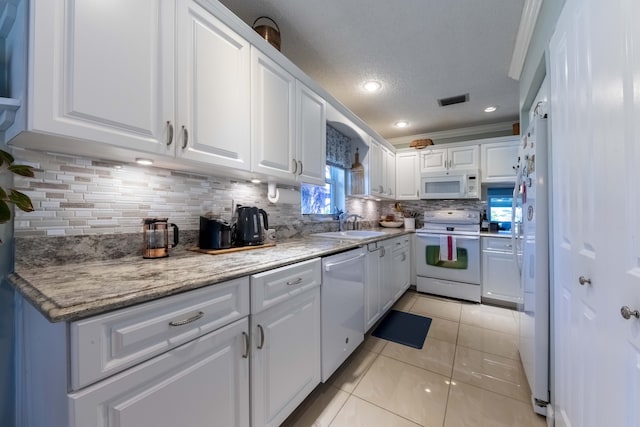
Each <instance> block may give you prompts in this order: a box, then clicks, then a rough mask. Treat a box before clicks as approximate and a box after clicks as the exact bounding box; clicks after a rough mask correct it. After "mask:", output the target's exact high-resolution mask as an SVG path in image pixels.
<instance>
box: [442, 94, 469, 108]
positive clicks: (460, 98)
mask: <svg viewBox="0 0 640 427" xmlns="http://www.w3.org/2000/svg"><path fill="white" fill-rule="evenodd" d="M467 101H469V94H468V93H465V94H464V95H456V96H451V97H449V98H440V99H438V105H440V106H441V107H446V106H447V105H453V104H462V103H463V102H467Z"/></svg>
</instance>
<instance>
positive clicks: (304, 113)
mask: <svg viewBox="0 0 640 427" xmlns="http://www.w3.org/2000/svg"><path fill="white" fill-rule="evenodd" d="M296 88H297V90H296V92H297V94H296V98H297V101H298V107H297V111H298V114H297V120H296V123H297V136H296V140H297V141H296V143H297V144H296V145H297V150H296V161H297V162H298V171H297V173H298V180H300V181H303V182H306V183H310V184H316V185H324V184H325V176H324V175H325V174H324V169H325V163H326V148H327V104H326V102H325V101H324V99H322V98H321V97H320V96H319V95H318V94H316V93H315V92H313V91H312V90H311V89H309V88H308V87H306V86H305V85H303V84H302V83H300V82H297V85H296Z"/></svg>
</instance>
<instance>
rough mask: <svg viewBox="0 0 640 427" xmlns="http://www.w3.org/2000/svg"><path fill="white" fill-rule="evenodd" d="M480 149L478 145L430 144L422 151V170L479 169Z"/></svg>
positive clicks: (446, 171)
mask: <svg viewBox="0 0 640 427" xmlns="http://www.w3.org/2000/svg"><path fill="white" fill-rule="evenodd" d="M432 147H433V148H432ZM479 166H480V149H479V148H478V145H468V146H461V147H451V148H435V146H429V147H427V148H425V149H423V150H422V151H421V153H420V172H425V173H429V172H445V173H446V174H448V173H449V172H450V171H452V170H454V169H466V170H470V169H478V168H479Z"/></svg>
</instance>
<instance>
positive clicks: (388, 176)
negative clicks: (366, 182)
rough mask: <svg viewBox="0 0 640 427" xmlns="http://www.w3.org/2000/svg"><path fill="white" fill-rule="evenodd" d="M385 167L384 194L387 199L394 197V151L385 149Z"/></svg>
mask: <svg viewBox="0 0 640 427" xmlns="http://www.w3.org/2000/svg"><path fill="white" fill-rule="evenodd" d="M385 152H386V154H387V155H386V163H387V168H386V170H385V177H384V178H385V188H384V189H385V195H386V196H387V197H388V198H389V199H395V198H396V155H395V153H393V152H391V151H389V150H385Z"/></svg>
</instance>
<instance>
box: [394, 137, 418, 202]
mask: <svg viewBox="0 0 640 427" xmlns="http://www.w3.org/2000/svg"><path fill="white" fill-rule="evenodd" d="M419 189H420V170H419V165H418V151H416V150H414V149H411V151H399V152H397V153H396V200H418V198H419V195H418V191H419Z"/></svg>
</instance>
